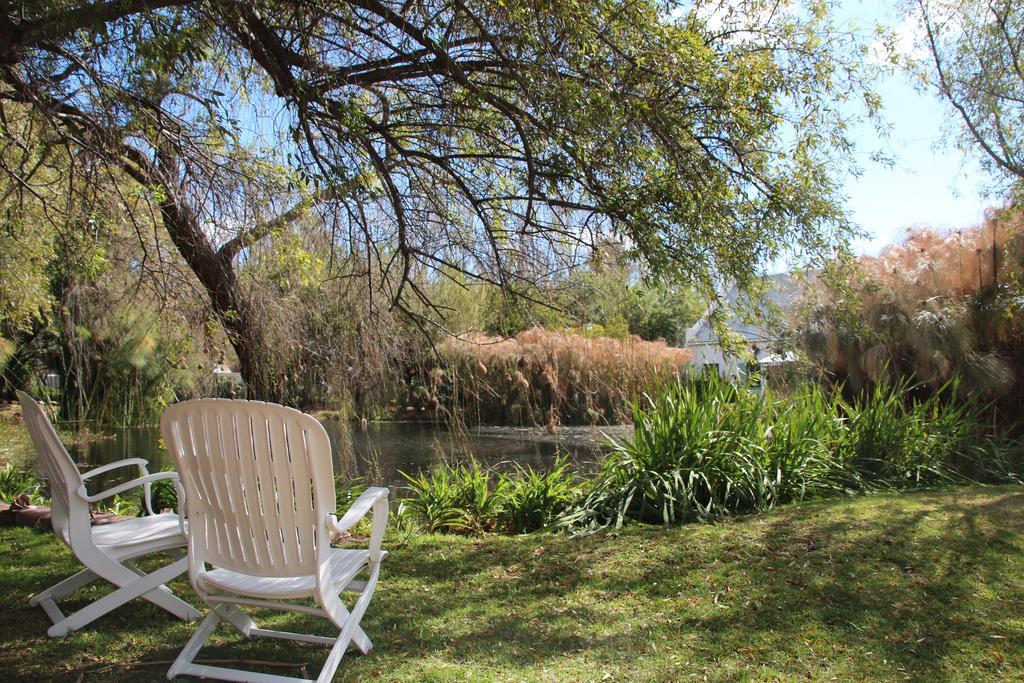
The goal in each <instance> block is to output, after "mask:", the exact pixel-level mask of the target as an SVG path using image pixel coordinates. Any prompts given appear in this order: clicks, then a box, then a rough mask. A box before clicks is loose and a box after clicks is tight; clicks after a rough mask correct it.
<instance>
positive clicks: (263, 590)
mask: <svg viewBox="0 0 1024 683" xmlns="http://www.w3.org/2000/svg"><path fill="white" fill-rule="evenodd" d="M160 429H161V432H162V433H163V437H164V440H165V441H166V442H167V445H168V447H169V448H170V450H171V453H172V454H173V456H174V458H175V460H176V461H177V464H178V471H179V472H180V474H181V482H182V485H183V486H184V489H185V510H186V517H187V519H188V525H187V528H188V560H189V577H190V578H191V580H192V585H193V586H194V587H195V590H196V592H197V593H198V594H199V597H200V598H201V599H202V600H203V601H204V602H205V603H206V604H207V605H209V606H210V607H211V608H212V609H211V611H210V613H209V614H208V615H207V617H206V619H204V620H203V622H202V624H200V626H199V628H198V630H197V631H196V633H195V635H194V636H193V637H192V639H191V640H189V642H188V644H186V645H185V648H184V649H183V650H182V651H181V653H180V654H179V655H178V658H177V659H176V660H175V662H174V664H173V665H172V666H171V669H170V671H168V673H167V677H168V678H174V677H175V676H176V675H179V674H188V675H192V676H202V677H206V678H218V679H221V680H228V681H277V682H284V681H298V680H303V679H296V678H288V677H284V676H274V675H269V674H260V673H256V672H252V671H240V670H237V669H227V668H223V667H218V666H205V665H202V664H197V663H194V662H193V660H194V658H195V656H196V654H197V653H198V652H199V650H200V648H202V646H203V645H204V644H205V642H206V641H207V640H208V639H209V638H210V636H211V635H212V634H213V632H214V631H215V630H216V628H217V625H218V624H219V623H220V622H221V621H227V622H229V623H231V624H233V625H234V626H235V627H236V628H238V630H240V631H241V632H242V633H243V634H245V635H246V636H247V637H253V636H267V637H271V638H284V639H289V640H299V641H304V642H308V643H318V644H323V645H330V646H331V650H330V653H329V654H328V656H327V661H326V662H325V663H324V666H323V669H322V670H321V672H320V676H319V677H318V678H317V681H330V680H331V679H332V678H333V677H334V673H335V671H337V669H338V665H339V664H340V663H341V658H342V656H343V655H344V654H345V649H346V648H347V647H348V645H349V643H350V642H351V643H353V644H355V646H356V647H357V648H358V649H359V650H360V651H361V652H363V653H364V654H365V653H367V652H369V651H370V648H372V647H373V644H372V643H371V642H370V639H369V638H368V637H367V636H366V634H365V633H364V632H363V630H362V629H361V628H360V627H359V620H360V619H361V618H362V616H363V613H364V612H365V611H366V607H367V605H368V604H369V602H370V598H371V597H372V596H373V591H374V589H375V588H376V585H377V578H378V576H379V573H380V562H381V558H382V557H383V556H384V554H385V553H383V552H382V551H381V542H382V541H383V539H384V529H385V526H386V524H387V516H388V490H387V489H385V488H370V489H368V490H367V491H366V492H365V493H363V494H362V495H361V496H360V497H359V498H358V499H357V500H356V501H355V503H354V504H353V505H352V507H351V508H349V510H348V511H347V512H346V513H345V515H344V517H342V518H341V520H338V519H337V518H336V517H335V515H334V513H335V505H336V499H335V491H334V467H333V463H332V457H331V444H330V441H329V440H328V438H327V432H326V431H324V428H323V426H322V425H321V424H320V423H319V422H317V420H316V419H315V418H314V417H312V416H311V415H306V414H305V413H301V412H299V411H298V410H294V409H292V408H286V407H284V406H279V405H275V404H272V403H262V402H258V401H229V400H222V399H200V400H195V401H186V402H184V403H179V404H177V405H173V406H170V407H168V408H167V409H166V410H165V411H164V416H163V419H162V420H161V423H160ZM371 510H372V512H373V527H372V530H371V534H370V543H369V548H368V549H366V550H357V549H337V548H332V547H331V534H332V533H344V532H345V531H347V530H349V529H351V528H352V527H353V526H354V525H355V524H356V523H357V522H359V520H360V519H362V518H363V517H364V516H366V514H367V513H369V512H370V511H371ZM361 574H366V577H365V579H364V580H357V577H359V576H360V575H361ZM343 591H354V592H356V593H358V597H357V598H356V600H355V603H354V605H353V606H352V610H351V612H350V611H349V610H348V609H347V608H346V606H345V604H344V603H343V602H342V600H341V593H342V592H343ZM303 599H312V600H313V601H314V602H315V605H309V604H296V603H295V602H293V601H295V600H303ZM240 605H247V606H251V607H262V608H269V609H277V610H284V611H293V612H299V613H302V614H312V615H316V616H322V617H326V618H327V619H329V620H330V621H331V622H332V623H333V624H334V625H335V626H337V627H338V628H339V629H340V630H341V632H340V633H339V634H338V636H337V637H336V638H328V637H323V636H314V635H306V634H298V633H290V632H286V631H273V630H268V629H262V628H259V627H257V626H256V624H255V623H254V622H253V621H252V619H250V618H249V616H248V615H246V614H245V613H244V612H242V611H241V610H240V609H239V608H238V606H240Z"/></svg>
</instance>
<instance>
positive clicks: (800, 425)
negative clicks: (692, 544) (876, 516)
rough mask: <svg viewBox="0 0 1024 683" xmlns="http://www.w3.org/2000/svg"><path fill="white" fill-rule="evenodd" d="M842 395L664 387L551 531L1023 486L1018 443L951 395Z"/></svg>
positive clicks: (908, 390)
mask: <svg viewBox="0 0 1024 683" xmlns="http://www.w3.org/2000/svg"><path fill="white" fill-rule="evenodd" d="M840 393H841V392H836V393H835V394H834V395H833V396H832V397H829V396H826V395H825V393H824V392H823V390H822V389H821V388H819V387H818V386H817V385H811V386H807V387H803V388H800V389H798V390H796V391H795V392H794V393H792V394H790V395H787V396H785V397H780V396H777V395H775V394H773V393H772V392H771V391H769V390H765V391H764V392H761V393H758V392H754V391H751V390H748V389H745V388H737V387H735V386H733V385H731V384H728V383H725V382H712V383H711V384H709V385H705V386H700V387H698V386H696V385H691V384H679V383H677V384H673V385H669V386H667V387H665V388H664V389H663V390H662V391H661V392H660V393H659V394H658V397H657V398H656V399H651V398H649V397H648V398H646V399H645V403H644V405H641V404H639V403H638V404H634V406H633V424H634V428H633V438H632V439H631V440H624V441H623V442H621V443H615V444H614V451H613V452H612V453H611V455H609V457H608V458H607V459H606V460H605V462H604V463H603V464H602V468H601V471H600V473H599V474H598V476H597V477H596V478H595V480H594V481H593V483H592V485H591V488H590V491H589V493H588V494H587V495H586V496H585V497H584V498H583V499H582V500H581V502H580V503H579V504H578V505H576V506H574V507H573V509H571V510H570V511H568V512H567V513H566V514H565V515H563V517H562V518H561V519H560V520H559V522H558V523H559V525H561V526H570V527H582V528H593V527H602V526H608V525H613V526H620V525H621V524H623V523H624V522H625V521H626V520H627V519H632V520H637V521H641V522H657V523H661V524H665V525H670V524H679V523H683V522H687V521H690V520H707V519H711V518H714V517H719V516H722V515H727V514H735V513H744V512H754V511H759V510H766V509H769V508H771V507H774V506H775V505H779V504H782V503H788V502H791V501H796V500H802V499H804V498H808V497H817V496H827V495H835V494H839V493H844V492H859V491H867V490H874V489H878V488H888V489H892V488H896V489H900V488H909V487H915V486H927V485H934V484H940V483H947V482H957V481H966V480H974V481H1019V480H1020V477H1019V474H1018V473H1019V472H1020V467H1019V464H1020V462H1019V458H1020V449H1019V445H1018V444H1016V443H1014V442H1012V441H1011V440H1009V439H1007V438H1005V437H998V438H995V437H989V436H986V435H984V434H983V433H981V425H982V422H981V421H980V420H979V417H980V414H981V412H982V408H981V407H979V406H978V405H977V404H975V403H964V402H962V401H959V400H957V399H955V398H954V397H955V395H956V394H957V391H956V387H955V386H950V387H947V388H946V390H944V391H942V392H939V393H937V394H934V395H931V396H930V397H929V398H926V399H924V400H919V399H915V398H913V394H914V387H912V386H909V385H908V384H906V383H901V384H896V385H878V386H876V387H875V389H874V391H873V392H872V393H871V394H869V395H867V396H865V397H863V398H862V399H861V400H859V401H857V402H854V403H848V402H845V401H843V400H842V399H841V398H840V397H839V396H840Z"/></svg>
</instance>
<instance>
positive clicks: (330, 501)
mask: <svg viewBox="0 0 1024 683" xmlns="http://www.w3.org/2000/svg"><path fill="white" fill-rule="evenodd" d="M161 430H162V432H163V436H164V439H165V440H166V442H167V444H168V446H169V447H170V449H171V453H172V454H173V456H174V457H175V459H176V461H177V463H178V470H179V472H180V474H181V478H182V484H183V485H184V487H185V499H186V511H187V514H188V518H189V553H193V552H195V553H196V558H199V559H198V561H202V562H208V563H210V564H212V565H215V566H218V567H224V568H227V569H232V570H235V571H241V572H245V573H248V574H253V575H259V576H298V575H308V574H313V573H316V570H317V568H318V566H319V562H320V559H321V557H322V556H325V555H323V554H322V553H321V551H324V553H325V552H326V549H327V548H328V547H329V538H328V536H327V532H326V528H325V521H326V517H327V515H328V514H332V513H333V512H334V510H335V494H334V481H333V473H334V467H333V463H332V456H331V447H330V441H329V439H328V438H327V433H326V431H324V428H323V426H322V425H321V424H320V423H319V422H317V420H316V419H315V418H313V417H312V416H310V415H306V414H304V413H301V412H299V411H297V410H294V409H291V408H285V407H283V406H279V405H275V404H271V403H262V402H259V401H228V400H221V399H200V400H195V401H186V402H184V403H179V404H177V405H174V406H170V407H168V408H167V409H166V411H165V412H164V417H163V419H162V420H161Z"/></svg>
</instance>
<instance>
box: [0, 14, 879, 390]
mask: <svg viewBox="0 0 1024 683" xmlns="http://www.w3.org/2000/svg"><path fill="white" fill-rule="evenodd" d="M4 4H5V6H6V12H5V14H4V15H3V16H2V17H0V84H2V85H0V105H2V104H3V103H4V102H8V103H11V104H12V106H14V105H16V106H18V107H24V106H28V107H29V108H30V109H31V110H32V111H34V112H35V114H36V115H37V116H38V117H39V118H40V119H41V120H43V121H45V122H46V125H47V126H48V136H49V137H48V144H59V145H62V146H64V147H65V148H66V149H67V150H68V151H69V153H70V155H71V157H72V158H73V159H74V160H75V162H76V163H77V164H78V167H79V169H80V170H79V173H82V172H88V173H109V174H116V175H117V176H118V177H121V178H123V177H127V178H129V179H131V180H133V181H134V182H135V183H137V186H138V191H139V192H140V193H142V194H145V195H146V196H148V197H149V198H150V200H151V201H152V203H153V204H154V205H155V206H156V207H157V208H158V211H159V214H158V215H159V218H160V220H161V221H162V224H163V228H164V229H165V230H166V233H167V235H169V236H170V239H171V241H172V242H173V244H174V246H175V247H176V249H177V251H178V252H180V255H181V257H182V258H183V259H184V261H185V262H186V263H187V265H188V266H189V267H190V268H191V269H192V270H193V271H194V273H195V275H196V277H197V278H198V281H199V282H200V283H201V285H202V287H203V288H204V289H205V291H206V294H207V295H208V297H209V300H210V304H211V307H212V310H213V311H214V313H215V314H216V316H217V317H218V318H219V320H220V321H221V323H222V324H223V326H224V328H225V329H226V331H227V333H228V336H229V339H230V340H231V342H232V344H233V345H234V348H235V350H236V351H237V354H238V358H239V361H240V364H241V369H242V373H243V375H244V377H245V379H246V381H247V383H248V385H249V389H250V392H251V394H253V395H256V396H262V397H276V396H279V395H280V390H281V386H282V384H281V369H280V368H279V367H277V366H276V363H275V362H274V361H273V359H274V354H273V349H272V348H269V347H270V346H271V345H270V344H268V342H267V339H266V336H265V335H264V334H263V329H264V326H263V321H261V319H260V317H261V315H263V313H262V311H264V307H263V306H262V305H261V303H260V302H259V301H257V300H255V299H254V297H253V295H252V292H251V291H250V290H249V289H248V288H247V287H246V286H245V282H244V278H241V277H239V272H240V269H243V268H244V266H245V263H246V260H247V258H248V254H249V252H250V250H251V249H252V247H254V246H255V245H256V244H257V243H261V242H262V241H264V240H265V239H266V238H267V237H268V236H269V235H271V234H273V233H275V232H278V231H280V230H281V229H283V228H284V227H286V226H288V225H289V224H291V223H293V222H295V221H300V220H301V223H302V224H303V225H304V226H307V227H308V226H310V225H313V226H317V229H318V230H320V231H321V232H322V233H323V235H324V236H326V237H327V238H329V240H330V243H331V244H332V248H333V249H334V250H335V251H336V252H337V253H339V254H345V255H353V254H358V255H359V256H360V261H359V262H360V263H363V264H365V273H364V276H365V277H366V278H367V281H368V282H371V283H372V284H373V286H372V287H369V288H367V290H366V291H369V292H371V295H370V297H371V300H370V302H369V305H370V309H371V310H372V309H373V308H374V307H375V306H383V307H387V308H389V309H392V310H396V309H397V310H398V311H399V312H405V313H407V314H408V315H409V316H410V317H411V319H413V320H414V321H415V322H417V323H418V324H419V325H421V326H424V325H427V324H443V310H438V309H433V310H432V309H431V301H430V296H429V291H428V288H427V287H425V286H424V283H428V282H429V281H430V280H431V278H437V277H446V276H448V277H452V278H453V279H455V280H457V281H464V279H465V278H467V277H469V278H478V279H481V280H484V281H487V282H493V283H496V284H498V285H501V286H502V287H504V288H506V290H508V291H510V292H511V293H513V294H515V293H516V292H527V291H532V290H533V285H534V284H535V283H536V282H537V281H540V280H544V279H545V278H549V277H552V276H553V275H557V274H559V273H564V272H565V271H566V269H568V268H571V267H572V266H573V265H574V264H576V263H579V262H580V261H582V260H584V259H586V257H587V251H588V250H589V249H590V248H592V247H593V245H595V244H598V243H599V242H602V241H604V240H606V239H607V238H609V237H617V238H618V239H621V240H622V241H623V242H624V243H625V244H626V245H627V246H628V248H629V249H630V250H631V251H632V252H633V254H634V255H636V256H638V257H641V258H642V259H643V261H644V262H645V264H646V267H647V268H648V270H649V271H650V272H651V273H653V274H655V275H656V276H662V277H674V278H676V279H679V280H681V281H683V282H685V283H686V284H689V285H692V286H695V287H696V288H697V289H698V290H699V291H701V292H702V293H704V294H705V295H706V296H708V297H714V295H715V292H716V291H718V287H719V286H720V285H721V284H722V283H723V282H724V281H736V282H739V283H740V285H741V286H742V285H745V284H748V283H751V282H753V281H754V279H755V276H756V275H757V274H758V271H759V269H761V268H762V267H764V266H765V264H768V263H771V262H775V261H777V260H778V259H779V258H780V257H782V256H784V255H787V254H799V255H802V256H805V257H812V258H813V257H815V256H822V255H825V254H827V253H829V252H831V251H832V250H833V249H834V248H835V247H836V246H839V245H841V244H842V242H843V240H844V238H845V235H846V230H847V225H846V223H845V220H844V218H843V214H842V211H841V210H840V208H839V202H838V201H837V194H836V188H837V184H836V183H837V179H838V178H840V177H841V174H842V173H843V172H844V171H845V170H846V168H847V166H846V164H845V161H844V160H845V158H846V157H847V153H848V151H849V141H848V140H847V138H846V137H845V130H846V128H845V126H846V124H847V117H848V115H849V112H850V111H851V108H850V106H849V100H851V99H853V100H854V101H857V102H860V101H864V100H865V99H866V101H867V102H868V103H869V104H873V103H874V99H873V98H871V97H868V98H864V90H863V89H862V84H861V83H860V82H859V76H860V73H859V72H858V71H857V70H856V69H854V68H853V67H852V66H851V64H853V63H854V62H855V61H856V60H855V59H854V57H853V55H852V53H851V52H849V51H848V48H849V47H850V43H849V42H848V41H847V40H846V37H844V36H843V34H841V33H840V32H838V31H836V30H834V28H833V26H832V25H831V23H830V20H829V16H828V12H827V11H826V7H825V6H824V5H823V4H822V3H819V2H811V3H810V4H808V5H807V6H806V7H790V6H788V5H785V4H780V3H778V2H760V1H758V0H754V1H752V2H732V1H730V2H725V1H723V2H721V3H720V5H718V4H714V3H711V4H709V3H705V2H696V3H694V4H692V5H690V4H686V5H681V6H676V5H673V4H663V3H660V2H655V1H654V0H606V1H599V2H593V1H591V0H568V1H566V0H560V1H558V2H545V1H543V0H419V1H406V0H402V1H401V2H398V1H391V0H344V1H343V0H333V1H330V0H329V1H326V2H322V1H321V2H313V1H307V0H293V1H285V0H250V1H247V2H243V3H236V2H230V1H228V0H93V1H89V2H77V1H73V0H72V1H62V2H42V1H32V0H24V1H22V2H6V3H4ZM3 106H4V107H6V106H7V105H3ZM2 113H3V110H0V114H2ZM4 144H8V145H19V144H24V143H23V142H22V141H19V140H15V139H11V138H10V136H7V137H5V139H4ZM28 156H30V155H27V154H26V158H28ZM3 172H4V173H5V174H6V179H7V182H9V183H13V184H19V185H22V186H25V187H30V186H31V183H32V174H33V172H34V169H33V168H32V167H31V165H28V164H24V163H23V164H5V167H4V169H3ZM100 186H101V184H97V185H96V187H100ZM424 311H426V313H424Z"/></svg>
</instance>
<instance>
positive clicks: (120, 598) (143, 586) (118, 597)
mask: <svg viewBox="0 0 1024 683" xmlns="http://www.w3.org/2000/svg"><path fill="white" fill-rule="evenodd" d="M185 562H187V560H185V559H181V560H178V561H177V562H174V563H172V564H169V565H167V566H166V567H161V568H160V569H158V570H156V571H155V572H153V573H152V574H147V575H146V576H144V577H139V578H137V579H136V580H134V581H131V582H130V583H127V584H125V585H123V586H120V587H119V588H117V590H115V591H114V592H113V593H108V594H107V595H105V596H103V597H102V598H100V599H99V600H97V601H96V602H93V603H91V604H89V605H86V606H85V607H83V608H82V609H80V610H79V611H77V612H75V613H74V614H72V615H70V616H68V617H66V618H65V619H64V620H62V621H59V622H57V623H55V624H54V625H53V626H51V627H50V628H49V629H48V630H47V631H46V633H47V635H49V636H50V637H52V638H58V637H60V636H66V635H67V634H68V633H70V632H71V631H77V630H78V629H80V628H82V627H83V626H85V625H86V624H89V623H90V622H92V621H94V620H95V619H98V618H99V617H101V616H103V615H104V614H106V613H107V612H110V611H111V610H113V609H116V608H118V607H120V606H121V605H123V604H125V603H126V602H128V601H129V600H133V599H135V598H137V597H141V596H145V597H146V598H147V599H149V600H150V601H151V602H154V603H156V604H158V605H160V606H161V607H165V605H164V604H161V603H167V604H169V605H171V606H172V607H174V609H179V607H180V606H179V605H177V604H176V603H179V602H180V603H181V605H184V606H185V607H186V608H188V610H191V613H194V614H195V615H196V616H198V614H199V613H198V612H197V611H196V609H195V608H194V607H192V606H191V605H189V604H188V603H187V602H184V601H183V600H180V599H178V598H177V597H174V596H173V595H170V596H169V597H171V598H173V601H174V602H171V601H168V600H166V599H165V597H167V596H166V595H165V594H163V593H161V594H160V597H158V598H156V599H153V598H152V597H150V596H148V595H146V594H148V593H151V592H154V593H155V592H157V591H154V589H155V588H157V587H158V586H160V585H162V584H164V583H167V582H168V581H170V580H171V579H173V578H175V577H177V576H178V575H179V574H181V573H182V571H184V570H185V567H186V565H185ZM166 608H167V607H165V609H166ZM171 611H172V613H173V612H174V610H171Z"/></svg>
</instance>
